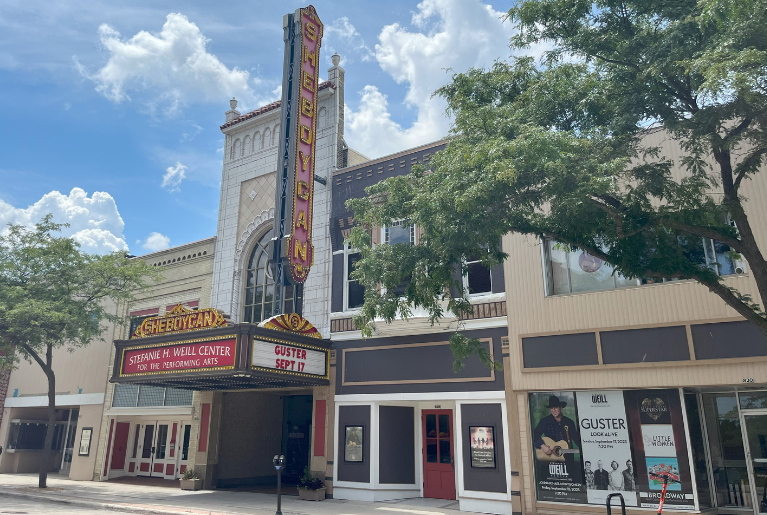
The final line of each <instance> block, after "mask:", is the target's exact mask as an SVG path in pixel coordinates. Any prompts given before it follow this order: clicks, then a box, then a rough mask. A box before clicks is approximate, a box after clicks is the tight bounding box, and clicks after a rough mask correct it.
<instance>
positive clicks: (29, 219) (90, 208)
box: [0, 188, 128, 254]
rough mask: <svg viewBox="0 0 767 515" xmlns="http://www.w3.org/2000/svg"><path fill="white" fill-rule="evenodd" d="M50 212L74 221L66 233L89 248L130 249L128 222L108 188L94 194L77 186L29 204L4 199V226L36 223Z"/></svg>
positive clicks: (0, 213) (0, 207) (0, 206)
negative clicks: (126, 229) (126, 235)
mask: <svg viewBox="0 0 767 515" xmlns="http://www.w3.org/2000/svg"><path fill="white" fill-rule="evenodd" d="M48 213H52V214H53V221H54V222H57V223H64V222H66V223H68V224H70V227H68V228H66V229H64V230H63V231H62V234H63V235H64V236H69V237H72V238H74V239H75V240H76V241H77V242H79V243H80V245H81V246H82V249H83V250H84V251H86V252H91V253H98V254H104V253H107V252H114V251H117V250H125V251H127V250H128V245H127V244H126V243H125V237H124V236H123V230H124V229H125V223H124V222H123V219H122V217H121V216H120V213H119V212H118V211H117V204H115V201H114V199H113V198H112V196H111V195H110V194H109V193H106V192H104V191H96V192H94V193H93V195H91V196H90V197H88V194H87V193H86V192H85V191H84V190H83V189H82V188H73V189H72V191H70V192H69V195H64V194H62V193H60V192H58V191H51V192H50V193H47V194H45V195H43V197H42V198H41V199H40V200H38V201H37V202H35V203H34V204H32V205H31V206H29V207H27V208H17V207H14V206H12V205H10V204H8V203H7V202H4V201H3V200H0V226H1V227H2V229H0V230H5V227H6V225H7V224H8V223H14V224H20V225H26V226H28V227H32V226H33V225H34V224H35V223H36V222H38V221H40V219H41V218H43V217H44V216H45V215H47V214H48Z"/></svg>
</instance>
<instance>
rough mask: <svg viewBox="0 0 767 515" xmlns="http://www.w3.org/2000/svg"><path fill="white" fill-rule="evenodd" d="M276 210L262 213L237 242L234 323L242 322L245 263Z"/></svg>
mask: <svg viewBox="0 0 767 515" xmlns="http://www.w3.org/2000/svg"><path fill="white" fill-rule="evenodd" d="M273 220H274V208H273V207H272V208H269V209H265V210H263V211H261V214H260V215H258V216H257V217H256V218H255V220H253V221H252V222H250V223H249V224H248V226H247V227H246V228H245V231H244V232H243V233H242V235H241V236H240V240H239V241H238V242H237V247H236V248H235V251H234V277H233V278H232V312H231V317H232V320H233V321H234V322H240V305H241V302H242V295H243V292H242V270H243V269H244V268H245V261H247V259H248V255H249V254H250V253H249V252H248V251H249V250H250V247H252V246H253V243H254V239H255V238H257V237H258V236H259V235H260V234H261V233H262V232H263V231H264V229H266V227H267V225H269V224H271V223H273Z"/></svg>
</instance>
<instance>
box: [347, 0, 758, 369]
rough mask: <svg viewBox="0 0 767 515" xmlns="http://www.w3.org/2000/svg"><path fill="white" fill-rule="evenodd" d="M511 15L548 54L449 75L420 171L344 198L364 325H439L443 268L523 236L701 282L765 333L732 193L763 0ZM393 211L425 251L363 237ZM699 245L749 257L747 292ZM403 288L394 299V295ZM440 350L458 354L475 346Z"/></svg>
mask: <svg viewBox="0 0 767 515" xmlns="http://www.w3.org/2000/svg"><path fill="white" fill-rule="evenodd" d="M508 22H509V23H515V24H516V25H517V28H518V32H517V35H516V36H515V37H514V38H513V39H512V47H513V48H516V49H525V48H530V47H531V46H532V45H537V47H536V48H546V49H547V51H546V52H545V53H544V55H543V58H542V59H541V60H540V62H535V61H534V60H533V59H532V58H531V57H518V58H513V59H511V60H509V61H498V62H496V63H495V65H494V66H493V67H492V68H491V69H488V70H480V69H471V70H468V71H466V72H464V73H457V74H454V75H453V77H452V81H451V82H450V83H449V84H448V85H446V86H445V87H443V88H441V89H440V90H439V91H438V92H437V93H436V94H438V95H440V96H442V97H443V98H445V100H446V101H447V105H448V112H449V114H452V115H453V116H454V117H455V122H454V125H453V128H452V133H451V137H450V139H449V144H448V146H447V148H446V149H445V150H444V151H442V152H440V153H438V154H437V155H435V156H434V158H433V159H432V161H431V163H430V167H431V170H430V171H429V172H426V171H424V170H423V169H415V170H413V171H412V172H411V173H410V174H409V175H405V176H400V177H394V178H390V179H387V180H385V181H383V182H381V183H379V184H377V185H375V186H373V187H370V188H369V189H368V193H369V197H368V198H364V199H355V200H352V201H349V206H350V207H351V208H353V209H354V212H355V219H356V221H357V222H358V224H359V226H358V227H357V228H356V229H355V230H354V231H353V233H352V236H351V243H352V245H353V246H354V247H357V248H359V249H360V250H361V252H362V259H361V260H360V261H359V263H358V266H357V270H356V271H355V272H354V274H355V275H356V277H357V278H359V280H360V281H361V282H362V283H363V284H364V285H365V286H366V290H365V303H364V306H363V308H362V310H361V313H360V315H359V316H358V317H357V318H356V323H357V325H358V327H362V329H363V333H364V334H366V335H370V334H371V331H372V329H373V328H374V322H375V320H384V321H387V322H390V321H391V320H393V319H394V318H395V317H397V316H401V317H405V318H407V317H408V316H411V315H412V307H413V306H420V307H422V308H425V309H426V310H427V311H428V312H429V314H430V316H431V318H432V321H434V320H437V319H439V318H440V317H443V316H445V314H446V312H451V313H452V314H454V315H460V314H461V313H464V312H467V311H468V310H470V309H471V308H470V304H469V301H468V299H467V297H466V295H463V296H458V297H457V298H455V297H456V296H455V295H451V294H450V292H451V290H452V291H453V292H455V291H456V290H458V291H460V281H458V280H457V279H456V277H457V274H455V273H453V270H457V269H459V268H460V269H462V270H463V272H465V271H466V267H465V265H464V264H463V258H464V257H465V256H482V260H483V262H484V263H485V264H486V265H488V266H492V265H496V264H498V263H501V262H503V260H504V259H505V257H506V256H505V254H504V253H503V252H502V251H501V250H500V249H499V248H498V242H499V241H500V240H501V238H502V237H503V236H504V235H505V234H508V233H518V234H526V235H531V236H534V237H535V238H534V239H533V240H532V241H535V240H536V239H537V238H539V237H546V238H552V239H554V240H556V241H558V242H560V243H561V244H562V245H565V246H566V247H568V248H571V249H581V250H584V251H586V252H588V253H590V254H592V255H593V256H596V257H599V258H601V259H602V260H604V261H605V262H607V263H609V264H610V265H612V266H613V267H614V268H615V270H616V271H617V272H619V273H621V274H623V275H624V276H627V277H630V278H647V279H650V280H655V281H657V280H662V279H672V278H673V279H677V278H679V279H694V280H696V281H698V282H700V283H701V284H703V285H705V286H706V287H707V288H708V289H709V290H710V291H712V292H713V293H715V294H716V295H718V296H719V297H721V298H722V299H723V300H724V301H725V302H726V303H727V304H728V305H730V306H732V307H733V308H734V309H735V310H736V311H737V312H738V313H740V314H741V315H743V316H744V317H745V318H747V319H749V320H750V321H752V322H753V323H755V324H756V325H757V326H759V327H760V328H761V329H762V330H763V331H765V332H766V333H767V319H766V318H765V314H764V312H763V309H762V307H763V306H764V302H765V300H767V265H766V263H765V257H764V255H763V253H762V250H760V249H759V247H758V245H757V241H756V238H755V236H754V233H753V230H752V228H751V224H750V222H749V219H748V216H747V215H746V212H745V210H744V204H745V202H746V201H747V200H746V199H745V198H743V196H742V195H741V194H740V187H741V185H742V184H743V182H744V181H748V180H749V178H750V177H752V175H753V174H755V173H758V172H759V171H760V170H762V169H763V168H760V166H761V164H762V161H763V156H764V154H765V153H767V31H765V30H764V27H767V0H702V1H701V2H696V1H695V0H663V1H647V0H630V1H613V0H600V1H597V2H593V1H586V0H521V1H519V2H518V3H517V4H516V5H515V6H514V8H512V9H511V11H510V12H509V20H508ZM653 125H655V126H662V127H663V128H664V130H666V131H668V133H669V134H670V135H671V137H673V138H675V139H677V140H678V141H679V142H680V144H681V145H682V147H683V149H684V151H685V154H686V157H684V158H683V159H682V161H680V162H678V163H672V162H671V161H670V160H669V158H668V157H667V156H663V155H661V153H660V151H659V149H658V148H651V147H648V146H647V145H646V143H643V134H644V133H645V131H647V130H648V128H650V127H652V126H653ZM711 158H713V159H711ZM712 163H713V164H712ZM672 166H681V167H683V169H684V170H685V176H684V178H683V179H682V180H678V179H677V180H675V179H674V178H673V177H672V175H671V169H672ZM397 219H409V220H411V221H412V222H414V223H415V224H417V225H418V226H419V227H420V228H421V229H422V230H423V231H424V237H423V238H422V239H421V241H420V244H419V245H417V246H413V247H411V246H407V245H394V246H390V245H379V246H375V247H374V246H372V245H371V240H370V236H369V232H370V231H371V230H372V228H373V227H375V226H378V225H387V224H389V223H390V222H391V221H392V220H397ZM731 222H734V225H733V223H731ZM703 238H708V239H710V240H713V241H716V242H720V243H721V244H723V245H726V246H729V248H730V249H731V251H732V253H733V254H739V256H740V257H741V258H742V259H744V260H745V261H747V263H748V265H749V268H748V270H749V273H750V274H751V276H752V277H753V279H754V280H755V282H756V286H757V290H758V295H759V298H758V299H757V300H756V301H755V300H752V299H751V298H750V297H749V296H748V295H745V294H742V293H741V292H739V291H737V290H735V289H734V288H732V287H730V286H729V285H728V284H727V283H726V282H724V281H723V280H722V278H721V277H720V275H719V274H718V273H717V270H716V265H715V264H712V263H709V262H706V260H705V259H702V256H701V254H702V249H701V247H702V245H701V242H702V239H703ZM398 247H401V248H398ZM404 281H409V283H408V286H407V288H406V295H405V297H404V298H399V297H397V296H396V295H394V294H392V293H388V292H392V291H393V288H394V287H395V286H396V285H399V284H402V283H403V282H404ZM377 284H381V285H382V286H383V287H384V289H383V290H382V289H377V288H376V285H377ZM451 343H452V344H453V350H454V353H455V355H456V358H457V359H458V361H460V360H462V359H464V358H465V357H466V356H468V355H471V354H472V353H474V352H477V351H478V346H477V345H478V343H477V342H476V341H473V340H471V339H468V338H465V337H461V336H460V335H456V336H454V337H453V340H451ZM480 357H482V356H480ZM488 359H489V357H487V356H485V357H484V360H485V361H487V360H488ZM459 366H460V365H459Z"/></svg>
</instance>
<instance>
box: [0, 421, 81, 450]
mask: <svg viewBox="0 0 767 515" xmlns="http://www.w3.org/2000/svg"><path fill="white" fill-rule="evenodd" d="M47 430H48V424H47V423H46V422H40V421H24V420H11V423H10V424H9V425H8V450H11V449H29V450H40V449H42V448H43V447H45V433H46V431H47ZM66 430H67V421H66V420H64V421H59V422H56V429H55V430H54V431H53V450H54V451H58V450H61V447H62V444H63V443H64V433H65V432H66Z"/></svg>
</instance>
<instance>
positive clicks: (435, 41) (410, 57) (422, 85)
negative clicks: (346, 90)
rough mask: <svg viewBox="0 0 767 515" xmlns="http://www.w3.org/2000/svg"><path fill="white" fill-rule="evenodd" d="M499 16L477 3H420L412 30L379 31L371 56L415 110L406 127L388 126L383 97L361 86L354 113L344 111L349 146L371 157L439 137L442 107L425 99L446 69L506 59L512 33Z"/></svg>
mask: <svg viewBox="0 0 767 515" xmlns="http://www.w3.org/2000/svg"><path fill="white" fill-rule="evenodd" d="M503 15H504V13H502V12H499V11H495V10H494V9H493V8H492V7H491V6H489V5H485V4H483V3H481V1H480V0H424V1H422V2H421V3H419V4H418V6H417V11H416V12H415V13H414V14H413V16H412V20H411V21H412V23H413V25H414V26H415V27H416V29H417V31H410V30H408V29H407V28H405V27H403V26H401V25H400V24H398V23H395V24H392V25H387V26H385V27H384V28H383V29H382V30H381V33H380V34H379V36H378V44H377V45H376V46H375V57H376V60H377V61H378V64H379V65H380V66H381V68H382V69H383V70H384V71H385V72H386V73H388V74H389V75H391V77H392V78H393V79H394V80H395V81H396V82H397V83H400V84H405V83H406V84H407V86H408V90H407V93H406V95H405V104H406V105H407V106H408V107H410V108H413V109H415V110H416V111H417V114H416V116H415V121H414V122H413V124H412V125H411V126H410V127H402V126H401V125H400V124H397V123H396V122H394V121H393V120H392V119H391V116H390V114H389V110H388V103H387V99H386V96H384V95H382V94H381V93H380V92H379V91H378V89H377V88H376V87H374V86H366V87H365V88H364V89H363V90H362V91H361V92H360V96H361V98H360V104H359V106H358V108H357V109H356V110H353V109H349V108H347V111H346V123H347V131H346V140H347V142H348V143H349V145H350V146H351V147H352V148H354V149H355V150H358V151H360V152H362V153H363V154H365V155H368V156H370V157H376V156H381V155H384V154H389V153H392V152H396V151H399V150H403V149H406V148H411V147H414V146H416V145H420V144H423V143H428V142H430V141H434V140H437V139H439V138H442V137H444V136H445V135H446V134H447V131H448V128H449V125H450V120H448V119H447V118H446V117H445V115H444V109H445V103H444V101H443V100H442V99H440V98H431V95H432V93H433V92H434V91H435V90H436V89H438V88H439V87H440V86H442V85H444V84H446V83H447V82H448V81H449V80H450V73H448V71H447V69H452V70H455V71H457V72H462V71H465V70H467V69H468V68H470V67H487V66H490V65H491V64H492V63H493V61H494V60H495V59H499V58H500V59H505V58H507V57H508V56H509V54H510V50H509V48H508V45H509V38H510V37H511V36H512V34H513V32H514V29H513V26H512V24H510V23H508V22H506V23H504V22H503V21H502V19H501V18H502V16H503Z"/></svg>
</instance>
